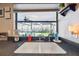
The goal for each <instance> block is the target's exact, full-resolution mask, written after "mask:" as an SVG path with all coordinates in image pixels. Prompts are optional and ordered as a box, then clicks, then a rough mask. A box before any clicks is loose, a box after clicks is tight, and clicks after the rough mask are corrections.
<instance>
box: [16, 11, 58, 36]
mask: <svg viewBox="0 0 79 59" xmlns="http://www.w3.org/2000/svg"><path fill="white" fill-rule="evenodd" d="M16 16H17V18H16V26H17V30H18V33H19V34H20V36H28V35H29V34H30V35H32V36H34V37H36V36H40V35H43V36H48V35H49V34H50V33H55V32H56V31H57V27H56V26H57V20H56V12H17V14H16Z"/></svg>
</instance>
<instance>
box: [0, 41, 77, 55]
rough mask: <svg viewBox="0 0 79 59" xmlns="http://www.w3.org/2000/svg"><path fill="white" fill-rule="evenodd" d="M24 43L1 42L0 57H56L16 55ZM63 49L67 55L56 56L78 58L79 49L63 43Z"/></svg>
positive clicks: (61, 44)
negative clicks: (16, 51)
mask: <svg viewBox="0 0 79 59" xmlns="http://www.w3.org/2000/svg"><path fill="white" fill-rule="evenodd" d="M23 43H24V41H20V42H13V41H0V56H29V55H33V56H38V55H41V56H42V55H43V56H55V54H15V53H14V51H15V50H16V49H17V48H18V47H20V46H21V45H22V44H23ZM58 45H59V46H60V47H62V48H63V49H64V50H65V51H66V52H67V54H58V55H57V54H56V56H78V55H79V48H78V47H76V46H73V45H70V44H68V43H66V42H62V43H60V44H58Z"/></svg>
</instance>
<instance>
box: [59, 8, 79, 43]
mask: <svg viewBox="0 0 79 59" xmlns="http://www.w3.org/2000/svg"><path fill="white" fill-rule="evenodd" d="M75 23H76V24H78V23H79V9H78V10H76V11H75V12H73V11H69V12H68V13H67V15H66V16H65V17H64V16H62V15H60V14H59V36H60V37H63V38H66V39H68V40H72V41H73V40H74V42H79V39H78V41H77V40H76V39H75V38H74V37H73V36H72V34H71V33H70V32H69V30H68V26H69V25H72V24H75Z"/></svg>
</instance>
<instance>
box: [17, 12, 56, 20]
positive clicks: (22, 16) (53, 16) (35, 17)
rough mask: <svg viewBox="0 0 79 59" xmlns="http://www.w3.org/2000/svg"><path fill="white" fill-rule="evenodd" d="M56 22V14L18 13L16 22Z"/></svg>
mask: <svg viewBox="0 0 79 59" xmlns="http://www.w3.org/2000/svg"><path fill="white" fill-rule="evenodd" d="M25 17H26V19H27V21H56V12H18V21H24V19H25Z"/></svg>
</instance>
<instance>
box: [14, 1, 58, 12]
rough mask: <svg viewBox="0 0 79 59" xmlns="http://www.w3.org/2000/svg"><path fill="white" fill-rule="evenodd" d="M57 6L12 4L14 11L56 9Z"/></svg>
mask: <svg viewBox="0 0 79 59" xmlns="http://www.w3.org/2000/svg"><path fill="white" fill-rule="evenodd" d="M58 8H59V4H55V3H54V4H53V3H52V4H41V3H40V4H14V9H15V10H20V9H21V10H24V9H58Z"/></svg>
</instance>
